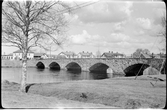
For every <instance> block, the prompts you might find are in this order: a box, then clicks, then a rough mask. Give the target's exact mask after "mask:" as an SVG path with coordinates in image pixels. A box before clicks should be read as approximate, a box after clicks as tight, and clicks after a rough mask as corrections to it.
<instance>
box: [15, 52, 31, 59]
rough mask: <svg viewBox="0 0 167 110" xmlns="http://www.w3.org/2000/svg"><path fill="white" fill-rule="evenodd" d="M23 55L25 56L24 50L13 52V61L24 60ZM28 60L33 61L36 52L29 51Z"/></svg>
mask: <svg viewBox="0 0 167 110" xmlns="http://www.w3.org/2000/svg"><path fill="white" fill-rule="evenodd" d="M22 55H23V52H22V50H17V51H15V52H13V59H22V57H23V56H22ZM27 58H28V59H33V58H34V52H32V51H28V53H27Z"/></svg>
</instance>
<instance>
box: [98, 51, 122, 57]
mask: <svg viewBox="0 0 167 110" xmlns="http://www.w3.org/2000/svg"><path fill="white" fill-rule="evenodd" d="M101 56H105V57H114V56H124V54H121V53H113V52H111V53H110V52H104V53H103V54H102V55H101Z"/></svg>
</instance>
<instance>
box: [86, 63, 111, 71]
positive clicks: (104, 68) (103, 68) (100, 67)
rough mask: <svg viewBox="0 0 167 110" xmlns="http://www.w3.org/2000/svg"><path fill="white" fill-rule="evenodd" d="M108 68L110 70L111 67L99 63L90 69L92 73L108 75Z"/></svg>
mask: <svg viewBox="0 0 167 110" xmlns="http://www.w3.org/2000/svg"><path fill="white" fill-rule="evenodd" d="M108 68H109V66H108V65H107V64H105V63H101V62H98V63H95V64H94V65H92V66H91V67H90V68H89V71H90V72H100V73H106V72H107V69H108Z"/></svg>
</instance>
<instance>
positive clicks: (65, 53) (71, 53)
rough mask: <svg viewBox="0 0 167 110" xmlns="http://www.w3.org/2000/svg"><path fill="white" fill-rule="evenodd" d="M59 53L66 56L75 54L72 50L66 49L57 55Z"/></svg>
mask: <svg viewBox="0 0 167 110" xmlns="http://www.w3.org/2000/svg"><path fill="white" fill-rule="evenodd" d="M60 54H64V55H67V56H76V54H75V53H74V52H71V51H70V52H68V51H66V52H61V53H59V55H60Z"/></svg>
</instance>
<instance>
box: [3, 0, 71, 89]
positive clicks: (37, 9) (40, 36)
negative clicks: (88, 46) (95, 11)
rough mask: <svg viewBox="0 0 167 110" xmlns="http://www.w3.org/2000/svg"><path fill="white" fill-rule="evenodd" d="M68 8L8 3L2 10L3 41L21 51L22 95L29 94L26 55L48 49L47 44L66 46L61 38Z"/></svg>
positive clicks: (58, 3)
mask: <svg viewBox="0 0 167 110" xmlns="http://www.w3.org/2000/svg"><path fill="white" fill-rule="evenodd" d="M65 10H70V8H69V6H68V5H66V4H64V3H63V2H61V1H54V2H53V1H47V2H46V1H28V0H27V1H20V2H18V1H5V2H3V8H2V14H3V16H2V23H3V24H2V32H3V33H2V40H3V41H4V42H5V43H10V45H9V46H15V47H18V48H19V49H20V50H22V53H23V54H22V77H21V86H20V91H21V92H26V78H27V69H26V68H27V53H28V51H29V50H30V48H32V47H36V46H40V47H43V48H47V47H45V43H44V41H50V42H52V43H54V44H56V45H57V46H60V45H61V44H62V43H63V42H64V38H63V40H62V39H61V38H60V37H59V36H60V35H62V34H63V33H64V32H65V31H66V30H65V28H66V26H67V21H66V20H65V17H64V15H63V13H64V12H67V11H65Z"/></svg>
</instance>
